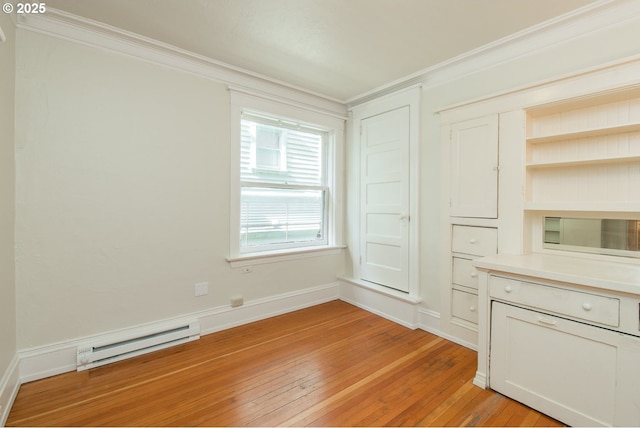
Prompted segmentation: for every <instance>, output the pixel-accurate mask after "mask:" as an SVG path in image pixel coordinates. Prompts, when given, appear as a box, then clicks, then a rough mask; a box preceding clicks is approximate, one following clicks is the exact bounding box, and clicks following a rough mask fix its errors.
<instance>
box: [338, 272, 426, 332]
mask: <svg viewBox="0 0 640 428" xmlns="http://www.w3.org/2000/svg"><path fill="white" fill-rule="evenodd" d="M339 284H340V299H341V300H344V301H345V302H347V303H351V304H352V305H354V306H357V307H359V308H362V309H364V310H366V311H369V312H372V313H374V314H376V315H380V316H381V317H383V318H386V319H388V320H390V321H393V322H395V323H398V324H400V325H403V326H405V327H408V328H410V329H413V330H415V329H416V328H418V327H419V325H418V307H419V304H420V302H421V299H420V298H416V297H411V296H409V295H406V296H402V295H400V294H399V293H395V292H393V291H391V290H389V291H385V290H382V289H380V288H377V287H372V286H370V285H367V284H364V283H362V282H361V281H357V280H353V279H348V278H340V282H339Z"/></svg>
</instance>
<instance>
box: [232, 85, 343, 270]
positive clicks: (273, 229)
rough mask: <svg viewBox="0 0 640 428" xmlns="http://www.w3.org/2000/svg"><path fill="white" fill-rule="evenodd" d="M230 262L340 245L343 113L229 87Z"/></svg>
mask: <svg viewBox="0 0 640 428" xmlns="http://www.w3.org/2000/svg"><path fill="white" fill-rule="evenodd" d="M230 95H231V97H230V98H231V135H230V136H231V142H232V148H231V157H230V160H231V163H230V174H231V177H230V184H231V187H230V191H231V193H230V202H231V205H230V243H229V244H230V245H229V247H230V248H229V257H228V258H227V260H228V261H229V263H230V264H231V266H232V267H238V266H243V265H247V264H255V263H268V262H272V261H279V260H287V259H290V258H300V257H313V256H316V255H324V254H331V253H333V252H337V251H341V250H342V248H344V245H342V217H343V211H342V175H343V173H342V165H343V156H342V151H343V148H342V144H343V140H344V123H345V118H343V117H341V116H339V115H336V114H335V113H329V111H327V112H325V111H322V109H317V108H313V107H307V106H304V105H299V104H295V105H294V104H291V103H289V102H286V101H280V100H275V99H269V98H266V97H265V96H262V95H257V94H250V93H246V92H242V91H238V90H235V89H230Z"/></svg>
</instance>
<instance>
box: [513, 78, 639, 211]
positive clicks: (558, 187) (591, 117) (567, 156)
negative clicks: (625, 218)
mask: <svg viewBox="0 0 640 428" xmlns="http://www.w3.org/2000/svg"><path fill="white" fill-rule="evenodd" d="M527 135H528V137H527V138H526V159H527V161H526V163H525V167H526V203H525V209H527V210H545V211H604V212H607V211H609V212H611V211H620V212H638V211H640V92H638V90H634V91H632V92H630V93H625V92H624V91H621V92H618V93H615V94H614V93H608V94H604V95H603V96H594V97H591V98H589V99H585V98H581V99H578V100H575V101H573V102H570V101H568V102H563V103H561V104H560V105H558V106H550V107H549V106H548V107H545V108H543V109H533V110H531V111H529V112H528V114H527Z"/></svg>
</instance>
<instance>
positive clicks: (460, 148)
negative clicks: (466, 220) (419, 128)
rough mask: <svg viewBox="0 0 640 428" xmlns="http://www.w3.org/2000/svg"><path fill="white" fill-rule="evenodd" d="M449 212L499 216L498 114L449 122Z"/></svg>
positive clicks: (487, 216) (465, 215)
mask: <svg viewBox="0 0 640 428" xmlns="http://www.w3.org/2000/svg"><path fill="white" fill-rule="evenodd" d="M450 132H451V135H450V141H451V215H452V216H456V217H480V218H497V217H498V115H495V114H494V115H490V116H485V117H482V118H479V119H473V120H467V121H465V122H460V123H455V124H453V125H451V131H450Z"/></svg>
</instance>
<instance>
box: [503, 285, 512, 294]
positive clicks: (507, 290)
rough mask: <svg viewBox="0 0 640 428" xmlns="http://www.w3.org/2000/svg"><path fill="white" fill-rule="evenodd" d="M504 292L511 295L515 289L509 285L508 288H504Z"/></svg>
mask: <svg viewBox="0 0 640 428" xmlns="http://www.w3.org/2000/svg"><path fill="white" fill-rule="evenodd" d="M504 291H506V292H507V293H511V292H512V291H513V289H512V288H511V286H510V285H507V286H506V287H504Z"/></svg>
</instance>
